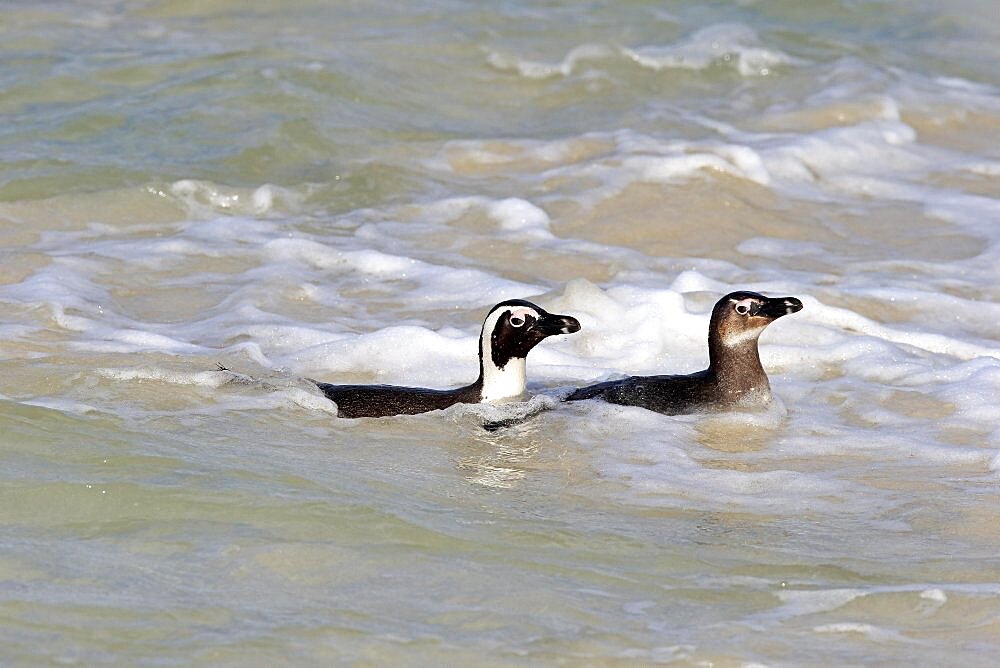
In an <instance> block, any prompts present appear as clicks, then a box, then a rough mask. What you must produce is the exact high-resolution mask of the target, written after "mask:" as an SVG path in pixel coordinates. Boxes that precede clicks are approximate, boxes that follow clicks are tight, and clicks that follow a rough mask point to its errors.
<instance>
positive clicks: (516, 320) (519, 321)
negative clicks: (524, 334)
mask: <svg viewBox="0 0 1000 668" xmlns="http://www.w3.org/2000/svg"><path fill="white" fill-rule="evenodd" d="M508 322H509V323H510V326H511V327H523V326H524V318H523V317H522V316H519V315H512V316H510V320H508Z"/></svg>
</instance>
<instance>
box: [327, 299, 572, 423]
mask: <svg viewBox="0 0 1000 668" xmlns="http://www.w3.org/2000/svg"><path fill="white" fill-rule="evenodd" d="M579 329H580V323H579V322H578V321H577V320H576V318H573V317H571V316H568V315H555V314H553V313H549V312H547V311H545V310H544V309H542V308H541V307H539V306H536V305H535V304H532V303H531V302H529V301H525V300H523V299H511V300H508V301H504V302H500V303H499V304H497V305H496V306H494V307H493V308H492V309H491V310H490V312H489V314H487V316H486V320H485V322H484V323H483V329H482V332H481V333H480V335H479V378H477V379H476V381H475V382H474V383H472V384H471V385H466V386H464V387H459V388H455V389H452V390H432V389H428V388H423V387H402V386H398V385H334V384H331V383H323V382H320V381H315V380H314V381H312V382H314V383H316V386H317V387H319V389H320V390H322V392H323V394H325V395H326V396H327V398H328V399H330V400H331V401H333V402H334V403H336V404H337V415H338V416H340V417H346V418H360V417H387V416H390V415H412V414H415V413H425V412H427V411H433V410H439V409H442V408H447V407H448V406H451V405H453V404H475V403H479V402H499V401H504V400H510V399H516V398H517V397H520V396H521V395H522V394H524V392H525V389H526V388H525V385H526V376H525V358H526V357H527V356H528V352H529V351H530V350H531V349H532V348H534V347H535V345H536V344H537V343H539V342H540V341H541V340H542V339H544V338H546V337H549V336H552V335H554V334H570V333H572V332H576V331H578V330H579ZM310 380H311V379H310Z"/></svg>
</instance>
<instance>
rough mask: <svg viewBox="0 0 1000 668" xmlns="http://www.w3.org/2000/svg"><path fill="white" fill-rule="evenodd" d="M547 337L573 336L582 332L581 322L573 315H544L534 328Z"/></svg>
mask: <svg viewBox="0 0 1000 668" xmlns="http://www.w3.org/2000/svg"><path fill="white" fill-rule="evenodd" d="M532 328H533V329H536V330H538V331H539V332H541V333H542V334H544V335H545V336H552V335H553V334H572V333H573V332H579V331H580V321H579V320H577V319H576V318H574V317H573V316H571V315H556V314H555V313H542V314H541V317H540V318H539V319H538V320H536V321H535V324H534V325H533V327H532Z"/></svg>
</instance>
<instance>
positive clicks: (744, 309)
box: [736, 303, 750, 315]
mask: <svg viewBox="0 0 1000 668" xmlns="http://www.w3.org/2000/svg"><path fill="white" fill-rule="evenodd" d="M736 312H737V313H739V314H740V315H746V314H747V313H749V312H750V307H749V306H747V305H746V304H743V303H740V304H737V305H736Z"/></svg>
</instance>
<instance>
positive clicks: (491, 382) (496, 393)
mask: <svg viewBox="0 0 1000 668" xmlns="http://www.w3.org/2000/svg"><path fill="white" fill-rule="evenodd" d="M489 345H490V344H489V340H488V339H486V338H485V337H484V340H483V341H481V342H480V345H479V379H478V380H477V381H476V382H475V385H478V386H479V391H480V396H481V401H487V402H498V401H509V400H511V399H516V398H518V397H520V396H521V395H523V394H524V393H525V392H526V391H527V384H528V383H527V368H526V367H527V365H526V362H525V358H523V357H511V358H508V359H507V361H506V362H504V363H503V365H502V366H501V365H500V364H498V363H497V362H496V361H495V360H494V359H493V355H492V353H491V351H490V349H489Z"/></svg>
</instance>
